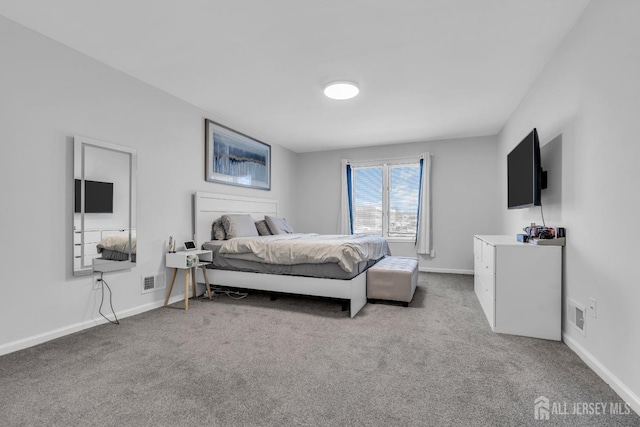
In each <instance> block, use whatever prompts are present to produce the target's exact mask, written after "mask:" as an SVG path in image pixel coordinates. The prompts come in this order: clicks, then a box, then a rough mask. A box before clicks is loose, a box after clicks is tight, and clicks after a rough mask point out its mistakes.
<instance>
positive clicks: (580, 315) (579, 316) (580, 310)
mask: <svg viewBox="0 0 640 427" xmlns="http://www.w3.org/2000/svg"><path fill="white" fill-rule="evenodd" d="M567 301H568V309H567V312H568V315H569V324H571V326H573V327H574V328H576V329H577V330H578V332H580V333H581V334H582V335H584V336H586V333H585V320H586V318H585V316H584V313H585V308H584V306H583V305H581V304H578V303H577V302H575V301H574V300H572V299H568V300H567Z"/></svg>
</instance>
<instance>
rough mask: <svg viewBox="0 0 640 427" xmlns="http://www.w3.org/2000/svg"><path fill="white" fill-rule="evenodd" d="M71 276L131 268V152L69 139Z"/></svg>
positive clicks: (133, 161)
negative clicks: (71, 157)
mask: <svg viewBox="0 0 640 427" xmlns="http://www.w3.org/2000/svg"><path fill="white" fill-rule="evenodd" d="M73 165H74V208H73V211H72V215H73V240H72V241H73V274H74V275H76V276H82V275H87V274H92V273H93V272H106V271H118V270H126V269H130V268H132V267H133V266H135V262H136V256H137V244H136V150H135V149H132V148H128V147H124V146H121V145H116V144H111V143H107V142H103V141H98V140H95V139H92V138H87V137H84V136H79V135H76V136H74V161H73Z"/></svg>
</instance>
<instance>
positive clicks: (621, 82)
mask: <svg viewBox="0 0 640 427" xmlns="http://www.w3.org/2000/svg"><path fill="white" fill-rule="evenodd" d="M638 16H640V2H638V1H635V0H617V1H606V0H594V1H592V2H591V4H590V5H589V6H588V8H587V9H586V11H585V13H584V15H583V16H582V17H581V19H580V21H579V22H578V23H577V24H576V26H575V27H574V29H573V30H572V32H571V33H570V34H569V35H568V37H567V38H566V40H565V41H564V42H563V43H562V45H561V46H560V48H559V50H558V51H557V53H556V55H555V56H554V57H553V59H552V60H551V61H550V62H549V63H548V64H547V66H546V68H545V70H544V71H543V73H542V75H541V76H540V77H539V79H538V80H537V81H536V83H535V84H534V86H533V87H532V88H531V90H530V91H529V93H528V95H527V96H526V97H525V98H524V100H523V101H522V103H521V104H520V106H519V107H518V109H517V111H515V113H514V114H513V116H512V117H511V119H510V120H509V121H508V123H507V125H506V126H505V128H504V129H503V131H502V132H501V133H500V135H499V149H498V157H499V159H506V156H507V153H508V152H509V151H510V150H511V149H512V148H513V147H514V146H515V144H516V143H517V142H518V141H519V140H520V138H522V137H523V136H524V135H526V133H527V132H529V131H530V130H531V129H532V128H533V127H537V128H538V131H539V134H540V140H541V141H540V142H541V144H546V145H545V146H544V147H542V154H543V157H542V160H543V167H544V168H546V169H548V170H549V178H550V180H551V181H550V183H549V185H550V188H549V189H548V190H545V191H543V195H542V203H543V205H544V214H545V218H546V222H547V225H551V226H564V227H566V229H567V246H566V247H565V249H564V276H563V288H564V289H563V294H564V298H563V302H564V307H565V308H566V300H567V298H571V299H573V300H575V301H577V302H578V303H580V304H582V305H584V306H588V305H589V298H590V297H593V298H596V299H597V318H595V319H594V318H593V317H590V316H587V318H586V336H585V337H583V336H582V335H581V334H580V333H578V332H577V331H576V330H575V329H574V328H572V327H571V326H570V325H568V324H567V322H566V319H565V320H564V321H563V332H564V337H565V341H566V342H567V343H568V344H569V345H570V346H571V347H572V348H573V349H574V350H576V351H577V352H578V354H580V355H581V356H582V357H583V358H585V359H586V360H587V361H588V363H589V364H590V365H591V366H592V367H593V368H594V369H595V370H596V371H597V372H599V373H600V375H602V376H603V377H604V378H605V379H606V380H607V381H608V382H609V383H611V385H612V386H613V387H614V389H616V391H618V393H620V394H621V395H622V396H623V397H624V398H625V399H627V401H629V403H631V404H632V405H633V407H634V409H635V411H636V412H640V400H639V399H638V396H640V363H639V361H640V327H639V325H640V309H639V308H638V303H639V302H640V286H638V274H637V263H638V259H639V258H638V255H640V250H638V244H637V242H635V231H636V230H635V227H636V226H637V223H638V212H640V196H639V193H638V190H637V187H638V184H640V167H639V166H638V160H640V144H639V141H638V121H639V118H640V78H639V76H640V54H639V52H640V51H639V50H638V42H639V41H640V26H639V25H638V24H637V19H638ZM498 164H499V165H500V168H501V170H500V173H499V176H498V183H499V185H500V186H501V191H500V197H501V201H500V207H501V208H502V207H504V206H506V186H505V185H506V183H505V180H504V179H502V177H504V176H506V171H505V162H502V161H500V162H499V163H498ZM502 217H503V221H502V222H503V224H504V227H503V232H504V233H508V234H515V233H517V232H518V231H519V230H520V229H521V228H522V227H523V226H525V225H527V224H528V223H529V222H537V223H541V216H540V210H539V209H537V208H536V209H533V208H532V209H526V210H521V211H507V210H506V209H505V208H502ZM565 317H566V313H565Z"/></svg>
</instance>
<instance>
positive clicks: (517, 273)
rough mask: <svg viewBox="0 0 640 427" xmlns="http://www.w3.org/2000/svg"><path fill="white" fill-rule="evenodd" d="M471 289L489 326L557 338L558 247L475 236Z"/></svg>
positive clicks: (558, 301) (559, 277) (510, 331)
mask: <svg viewBox="0 0 640 427" xmlns="http://www.w3.org/2000/svg"><path fill="white" fill-rule="evenodd" d="M473 252H474V271H475V277H474V290H475V293H476V295H477V297H478V300H479V301H480V305H481V306H482V309H483V311H484V314H485V315H486V317H487V320H488V321H489V326H491V330H492V331H494V332H500V333H505V334H512V335H522V336H527V337H534V338H543V339H548V340H556V341H559V340H560V339H561V332H562V331H561V329H562V320H561V311H562V306H561V304H562V295H561V293H562V247H560V246H552V245H549V246H547V245H544V246H537V245H532V244H529V243H521V242H518V241H516V239H515V238H514V237H513V236H475V237H474V240H473Z"/></svg>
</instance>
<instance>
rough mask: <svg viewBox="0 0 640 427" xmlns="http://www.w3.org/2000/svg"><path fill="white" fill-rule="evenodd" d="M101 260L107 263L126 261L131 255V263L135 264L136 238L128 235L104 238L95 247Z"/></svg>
mask: <svg viewBox="0 0 640 427" xmlns="http://www.w3.org/2000/svg"><path fill="white" fill-rule="evenodd" d="M97 249H98V253H99V254H100V255H101V258H102V259H104V260H109V261H128V260H129V254H131V262H136V237H135V236H132V237H131V242H129V235H128V234H126V235H112V236H107V237H104V238H103V239H102V240H100V242H99V243H98V245H97Z"/></svg>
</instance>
